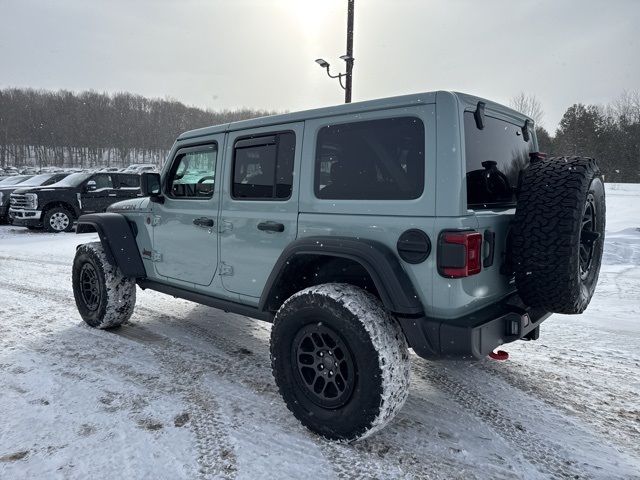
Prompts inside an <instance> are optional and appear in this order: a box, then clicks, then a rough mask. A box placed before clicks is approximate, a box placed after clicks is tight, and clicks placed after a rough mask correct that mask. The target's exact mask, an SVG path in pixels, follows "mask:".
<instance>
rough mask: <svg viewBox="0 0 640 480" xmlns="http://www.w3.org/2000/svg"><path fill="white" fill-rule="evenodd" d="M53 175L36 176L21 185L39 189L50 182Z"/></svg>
mask: <svg viewBox="0 0 640 480" xmlns="http://www.w3.org/2000/svg"><path fill="white" fill-rule="evenodd" d="M52 176H53V175H51V174H42V175H36V176H35V177H31V178H30V179H29V180H25V181H24V182H22V183H20V187H39V186H40V185H42V184H43V183H44V182H46V181H47V180H49V179H50V178H51V177H52Z"/></svg>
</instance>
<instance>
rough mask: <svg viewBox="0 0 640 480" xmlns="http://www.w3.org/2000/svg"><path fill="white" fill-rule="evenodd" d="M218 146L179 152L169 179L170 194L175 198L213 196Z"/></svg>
mask: <svg viewBox="0 0 640 480" xmlns="http://www.w3.org/2000/svg"><path fill="white" fill-rule="evenodd" d="M217 156H218V147H217V145H216V144H214V145H207V146H206V147H204V148H202V149H200V148H199V149H196V150H189V151H186V152H183V153H180V152H178V155H177V156H176V158H175V160H174V163H173V166H172V167H171V171H170V172H169V177H168V180H167V187H168V194H169V195H170V196H171V197H175V198H200V199H202V198H211V197H213V190H214V187H215V177H216V160H217Z"/></svg>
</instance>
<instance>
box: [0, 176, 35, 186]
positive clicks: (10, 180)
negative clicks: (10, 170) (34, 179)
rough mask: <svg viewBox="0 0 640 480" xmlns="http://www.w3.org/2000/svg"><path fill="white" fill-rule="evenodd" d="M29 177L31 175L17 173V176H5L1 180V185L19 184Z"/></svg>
mask: <svg viewBox="0 0 640 480" xmlns="http://www.w3.org/2000/svg"><path fill="white" fill-rule="evenodd" d="M29 178H31V177H30V176H29V175H16V176H15V177H9V178H5V179H4V180H2V181H1V182H0V186H3V187H6V186H7V185H18V184H19V183H22V182H24V181H25V180H27V179H29Z"/></svg>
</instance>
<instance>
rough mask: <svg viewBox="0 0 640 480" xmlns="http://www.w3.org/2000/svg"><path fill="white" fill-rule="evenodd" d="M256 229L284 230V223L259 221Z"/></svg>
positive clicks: (266, 230) (265, 230)
mask: <svg viewBox="0 0 640 480" xmlns="http://www.w3.org/2000/svg"><path fill="white" fill-rule="evenodd" d="M258 230H262V231H263V232H284V225H283V224H282V223H277V222H260V223H259V224H258Z"/></svg>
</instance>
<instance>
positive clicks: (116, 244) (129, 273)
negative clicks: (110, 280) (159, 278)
mask: <svg viewBox="0 0 640 480" xmlns="http://www.w3.org/2000/svg"><path fill="white" fill-rule="evenodd" d="M134 227H135V225H133V226H132V224H131V223H129V222H128V221H127V219H126V217H125V216H124V215H121V214H119V213H112V212H107V213H89V214H86V215H81V216H80V218H78V225H77V227H76V233H89V232H98V235H99V236H100V242H101V243H102V248H104V253H105V255H106V256H107V260H108V261H109V263H111V264H112V265H114V266H116V267H118V268H119V269H120V271H121V272H122V274H123V275H124V276H125V277H132V278H144V277H146V276H147V272H146V270H145V268H144V263H143V262H142V257H141V256H140V252H139V251H138V244H137V243H136V233H137V232H135V231H134V230H135V228H134Z"/></svg>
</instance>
